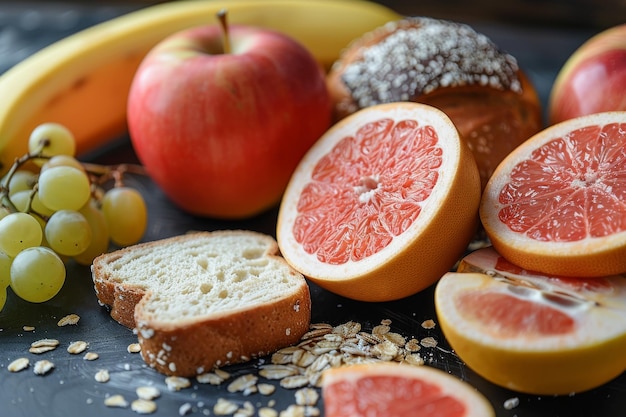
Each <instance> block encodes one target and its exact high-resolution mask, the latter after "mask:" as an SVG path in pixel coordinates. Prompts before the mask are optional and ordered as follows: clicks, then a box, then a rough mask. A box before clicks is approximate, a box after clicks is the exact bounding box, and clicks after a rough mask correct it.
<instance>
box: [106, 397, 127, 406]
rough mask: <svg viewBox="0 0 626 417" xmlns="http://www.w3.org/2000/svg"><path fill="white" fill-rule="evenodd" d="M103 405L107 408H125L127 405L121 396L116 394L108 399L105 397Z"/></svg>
mask: <svg viewBox="0 0 626 417" xmlns="http://www.w3.org/2000/svg"><path fill="white" fill-rule="evenodd" d="M104 405H106V406H107V407H119V408H126V407H128V405H129V404H128V401H126V399H125V398H124V397H123V396H122V395H119V394H116V395H111V396H110V397H106V398H105V399H104Z"/></svg>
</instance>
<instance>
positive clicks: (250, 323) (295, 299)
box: [92, 230, 311, 376]
mask: <svg viewBox="0 0 626 417" xmlns="http://www.w3.org/2000/svg"><path fill="white" fill-rule="evenodd" d="M277 253H278V245H277V243H276V241H275V240H274V239H273V238H272V237H271V236H267V235H264V234H259V233H256V232H251V231H243V230H242V231H218V232H212V233H209V232H200V233H193V234H188V235H183V236H177V237H173V238H169V239H163V240H159V241H155V242H150V243H144V244H139V245H134V246H129V247H127V248H124V249H120V250H118V251H114V252H111V253H107V254H104V255H101V256H99V257H98V258H96V259H95V260H94V262H93V265H92V275H93V281H94V286H95V290H96V294H97V296H98V300H99V301H100V303H101V304H104V305H107V306H109V307H110V308H111V316H112V317H113V318H114V319H115V320H117V321H118V322H120V323H121V324H123V325H125V326H127V327H130V328H133V329H134V330H135V331H136V333H137V336H138V340H139V343H140V345H141V355H142V357H143V359H144V361H145V362H146V363H147V364H148V365H149V366H151V367H153V368H155V369H157V370H158V371H159V372H161V373H164V374H166V375H178V376H193V375H197V374H201V373H204V372H208V371H210V370H211V369H213V368H215V367H219V366H223V365H228V364H232V363H237V362H243V361H247V360H250V359H251V358H254V357H258V356H263V355H267V354H269V353H272V352H274V351H276V350H278V349H280V348H282V347H285V346H289V345H291V344H294V343H296V342H298V341H299V340H300V337H301V336H302V335H303V334H304V333H305V332H306V331H308V330H309V325H310V318H311V317H310V316H311V299H310V294H309V288H308V285H307V283H306V281H305V279H304V277H303V276H302V275H301V274H300V273H298V272H296V271H295V270H293V269H292V268H291V267H289V266H288V264H287V263H286V261H285V260H284V259H283V258H282V257H280V256H278V255H277Z"/></svg>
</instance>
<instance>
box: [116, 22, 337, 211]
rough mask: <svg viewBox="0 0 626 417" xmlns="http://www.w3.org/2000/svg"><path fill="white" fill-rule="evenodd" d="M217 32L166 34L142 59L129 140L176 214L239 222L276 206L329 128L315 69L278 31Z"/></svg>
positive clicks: (320, 75) (318, 70)
mask: <svg viewBox="0 0 626 417" xmlns="http://www.w3.org/2000/svg"><path fill="white" fill-rule="evenodd" d="M229 35H230V45H231V50H232V52H231V53H224V52H223V49H222V31H221V29H220V27H219V26H206V27H200V28H195V29H190V30H186V31H183V32H180V33H178V34H175V35H173V36H171V37H169V38H167V39H166V40H164V41H163V42H162V43H160V44H159V45H157V46H156V47H155V48H154V49H153V50H152V51H151V52H150V53H149V54H148V55H147V56H146V58H145V59H144V61H143V62H142V64H141V66H140V68H139V69H138V71H137V74H136V76H135V78H134V80H133V84H132V87H131V90H130V93H129V100H128V125H129V132H130V137H131V140H132V144H133V146H134V148H135V151H136V152H137V155H138V157H139V159H140V161H141V162H142V163H143V164H144V165H145V167H146V169H147V171H148V173H149V174H150V175H151V177H152V178H153V179H154V181H155V182H156V183H157V184H158V185H159V186H160V187H161V188H162V189H163V191H164V192H165V193H166V194H167V195H168V196H169V197H170V198H171V200H172V201H173V202H174V203H176V204H177V205H178V206H180V207H181V208H182V209H184V210H186V211H188V212H190V213H193V214H196V215H201V216H212V217H219V218H244V217H249V216H252V215H255V214H257V213H259V212H261V211H263V210H265V209H268V208H269V207H271V206H273V205H274V204H276V203H277V202H278V201H279V199H280V196H281V195H282V193H283V191H284V188H285V186H286V185H287V182H288V181H289V177H290V176H291V173H292V172H293V170H294V169H295V167H296V165H297V164H298V162H299V160H300V158H301V157H302V155H304V153H305V152H306V151H307V150H308V149H309V147H310V146H311V145H312V144H313V143H314V142H315V141H316V140H317V139H318V138H319V137H320V136H321V135H322V134H323V133H324V131H325V130H326V129H327V128H328V127H329V125H330V120H331V115H330V98H329V95H328V92H327V90H326V85H325V80H324V75H323V72H322V69H321V67H320V66H319V64H318V63H317V61H316V60H315V59H314V58H313V56H312V55H311V54H310V53H309V51H308V50H306V49H305V48H304V46H302V45H301V44H299V43H297V42H296V41H294V40H292V39H291V38H288V37H287V36H285V35H283V34H279V33H277V32H273V31H270V30H267V29H261V28H252V27H246V26H235V25H233V26H231V27H230V28H229Z"/></svg>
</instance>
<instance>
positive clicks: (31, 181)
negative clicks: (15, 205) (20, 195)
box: [2, 169, 37, 195]
mask: <svg viewBox="0 0 626 417" xmlns="http://www.w3.org/2000/svg"><path fill="white" fill-rule="evenodd" d="M7 180H8V178H6V177H5V178H4V179H3V181H2V184H3V185H4V186H6V185H7V184H6V181H7ZM36 182H37V174H35V173H34V172H31V171H28V170H25V169H19V170H17V171H15V173H13V175H12V176H11V179H10V180H9V184H8V186H9V195H13V194H15V193H17V192H18V191H25V190H32V189H33V185H35V183H36Z"/></svg>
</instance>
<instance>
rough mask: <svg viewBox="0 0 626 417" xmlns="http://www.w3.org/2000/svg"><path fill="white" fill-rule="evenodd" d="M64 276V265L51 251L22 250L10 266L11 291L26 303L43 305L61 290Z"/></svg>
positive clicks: (44, 249) (34, 248)
mask: <svg viewBox="0 0 626 417" xmlns="http://www.w3.org/2000/svg"><path fill="white" fill-rule="evenodd" d="M65 275H66V271H65V264H64V263H63V261H62V260H61V258H59V256H58V255H57V254H56V253H54V251H53V250H52V249H50V248H45V247H43V246H36V247H32V248H28V249H24V250H23V251H21V252H20V253H18V254H17V256H16V257H15V259H13V263H12V264H11V289H12V290H13V292H14V293H15V294H16V295H17V296H18V297H20V298H22V299H24V300H26V301H29V302H31V303H43V302H44V301H48V300H50V299H51V298H52V297H54V296H55V295H57V293H58V292H59V291H60V290H61V288H62V287H63V284H64V283H65Z"/></svg>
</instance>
